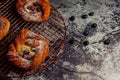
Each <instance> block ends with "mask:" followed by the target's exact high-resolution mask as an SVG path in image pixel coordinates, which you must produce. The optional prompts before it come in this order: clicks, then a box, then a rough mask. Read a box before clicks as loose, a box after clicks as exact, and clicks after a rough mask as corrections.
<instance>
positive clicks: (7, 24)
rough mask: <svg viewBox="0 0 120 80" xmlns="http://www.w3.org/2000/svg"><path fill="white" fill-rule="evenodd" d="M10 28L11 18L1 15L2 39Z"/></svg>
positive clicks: (0, 35) (0, 36)
mask: <svg viewBox="0 0 120 80" xmlns="http://www.w3.org/2000/svg"><path fill="white" fill-rule="evenodd" d="M9 28H10V22H9V20H8V19H7V18H6V17H4V16H0V40H1V39H2V38H3V37H5V36H6V34H7V33H8V31H9Z"/></svg>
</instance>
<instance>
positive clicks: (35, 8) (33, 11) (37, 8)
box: [16, 0, 50, 22]
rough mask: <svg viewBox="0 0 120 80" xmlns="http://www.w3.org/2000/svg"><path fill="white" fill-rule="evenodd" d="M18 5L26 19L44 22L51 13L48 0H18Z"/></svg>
mask: <svg viewBox="0 0 120 80" xmlns="http://www.w3.org/2000/svg"><path fill="white" fill-rule="evenodd" d="M16 7H17V11H18V13H19V14H20V15H21V16H22V18H23V19H24V20H25V21H32V22H42V21H45V20H47V19H48V17H49V15H50V3H49V1H48V0H17V3H16Z"/></svg>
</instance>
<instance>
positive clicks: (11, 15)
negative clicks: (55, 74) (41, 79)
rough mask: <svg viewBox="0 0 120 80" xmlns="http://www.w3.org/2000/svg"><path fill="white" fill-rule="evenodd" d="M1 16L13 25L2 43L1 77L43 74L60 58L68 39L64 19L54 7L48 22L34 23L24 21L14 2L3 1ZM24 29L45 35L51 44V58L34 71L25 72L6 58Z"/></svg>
mask: <svg viewBox="0 0 120 80" xmlns="http://www.w3.org/2000/svg"><path fill="white" fill-rule="evenodd" d="M0 15H2V16H5V17H7V18H8V19H9V21H10V23H11V26H10V30H9V32H8V34H7V35H6V36H5V37H4V38H3V39H2V40H1V41H0V76H3V77H10V78H16V77H23V76H29V75H32V74H35V73H37V72H42V71H43V70H45V69H46V68H47V67H48V66H49V65H51V64H52V63H54V61H55V59H56V58H57V57H58V56H59V51H60V50H61V49H62V48H63V45H64V41H65V37H66V26H65V23H64V19H63V18H62V16H61V15H60V13H59V12H58V11H57V10H56V9H55V8H54V7H51V15H50V17H49V19H48V20H47V21H45V22H43V23H32V22H26V21H24V20H23V19H22V18H21V17H20V15H18V13H17V11H16V7H15V1H14V0H1V1H0ZM23 28H28V29H30V30H31V31H33V32H35V33H37V34H41V35H43V36H44V37H46V38H47V39H48V40H49V42H50V52H49V58H48V59H47V60H46V61H45V62H43V63H42V64H41V65H40V66H39V67H38V68H37V69H35V70H32V71H24V70H22V69H20V68H18V67H15V66H14V65H13V64H12V63H11V62H9V60H8V59H7V57H6V54H7V51H8V47H9V45H10V44H11V42H12V41H13V40H14V38H15V37H16V35H17V34H18V33H19V32H20V31H21V30H22V29H23Z"/></svg>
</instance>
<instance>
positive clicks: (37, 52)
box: [7, 29, 49, 70]
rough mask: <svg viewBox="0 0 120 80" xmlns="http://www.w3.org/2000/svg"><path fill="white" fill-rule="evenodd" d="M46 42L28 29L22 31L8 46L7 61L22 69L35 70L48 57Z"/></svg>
mask: <svg viewBox="0 0 120 80" xmlns="http://www.w3.org/2000/svg"><path fill="white" fill-rule="evenodd" d="M48 53H49V44H48V40H47V39H46V38H44V37H43V36H42V35H37V34H35V33H33V32H31V31H30V30H28V29H23V30H22V31H21V32H20V34H19V35H18V36H17V37H16V38H15V41H14V42H13V43H12V44H11V45H10V47H9V50H8V54H7V56H8V59H9V60H10V61H11V62H13V63H14V64H15V65H16V66H18V67H20V68H23V69H30V70H32V69H35V68H36V67H38V66H39V65H40V64H41V63H42V62H43V61H44V60H45V58H46V57H47V56H48Z"/></svg>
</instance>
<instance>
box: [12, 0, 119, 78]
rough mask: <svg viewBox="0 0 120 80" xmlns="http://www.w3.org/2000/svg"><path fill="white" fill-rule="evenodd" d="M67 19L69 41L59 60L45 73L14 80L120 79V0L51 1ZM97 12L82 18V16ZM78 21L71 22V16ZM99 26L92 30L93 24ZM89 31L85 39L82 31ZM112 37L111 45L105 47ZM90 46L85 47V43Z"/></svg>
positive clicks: (67, 40)
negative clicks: (91, 25)
mask: <svg viewBox="0 0 120 80" xmlns="http://www.w3.org/2000/svg"><path fill="white" fill-rule="evenodd" d="M50 2H51V4H52V5H53V6H54V7H56V8H57V9H58V11H59V12H60V13H61V14H62V16H63V17H64V19H65V22H66V26H67V39H66V42H65V47H64V49H63V50H62V51H61V54H60V57H59V61H58V62H57V63H56V64H54V65H52V66H50V67H49V68H48V69H47V70H45V71H44V72H43V73H37V74H35V75H32V76H30V77H26V78H20V79H13V80H120V45H119V43H120V37H119V36H120V0H50ZM90 12H94V16H88V18H87V19H82V18H81V15H83V14H87V15H88V14H89V13H90ZM71 16H74V17H75V20H74V21H70V20H69V17H71ZM92 23H97V24H98V26H97V28H95V29H93V28H91V27H90V24H92ZM85 29H88V30H89V35H88V36H84V35H83V31H84V30H85ZM106 38H109V39H110V44H109V45H104V44H103V41H104V39H106ZM86 40H87V41H89V45H87V46H84V45H83V43H84V41H86Z"/></svg>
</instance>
